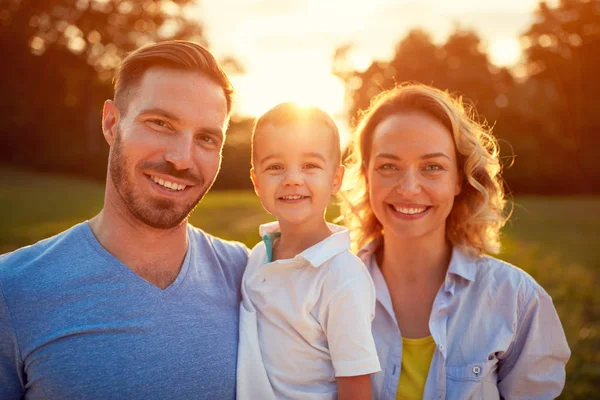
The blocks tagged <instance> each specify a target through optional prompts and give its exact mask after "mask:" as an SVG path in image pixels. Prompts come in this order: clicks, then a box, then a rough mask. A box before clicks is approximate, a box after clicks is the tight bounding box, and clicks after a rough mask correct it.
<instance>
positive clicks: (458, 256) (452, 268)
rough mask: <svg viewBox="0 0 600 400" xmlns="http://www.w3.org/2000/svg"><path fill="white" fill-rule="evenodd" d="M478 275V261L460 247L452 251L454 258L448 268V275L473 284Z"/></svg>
mask: <svg viewBox="0 0 600 400" xmlns="http://www.w3.org/2000/svg"><path fill="white" fill-rule="evenodd" d="M476 273H477V259H476V258H474V257H473V256H470V255H468V254H467V253H465V252H464V251H463V250H461V249H459V248H458V247H454V248H453V249H452V257H451V258H450V265H449V266H448V273H447V274H446V276H447V275H449V274H452V275H456V276H460V277H461V278H464V279H466V280H468V281H471V282H473V281H474V280H475V275H476Z"/></svg>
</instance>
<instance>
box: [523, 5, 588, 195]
mask: <svg viewBox="0 0 600 400" xmlns="http://www.w3.org/2000/svg"><path fill="white" fill-rule="evenodd" d="M535 16H536V19H535V22H534V23H533V24H532V26H531V27H530V28H529V30H528V31H527V32H526V33H525V34H524V35H523V42H524V45H525V55H526V66H527V69H528V72H529V74H530V78H529V79H530V80H531V81H533V82H536V84H537V85H538V86H539V87H543V88H544V90H543V91H541V92H542V93H541V94H542V95H546V96H548V97H547V99H546V101H550V102H551V112H550V113H542V112H540V113H538V115H537V117H538V118H539V119H551V120H552V122H553V124H552V125H553V126H554V129H552V130H549V131H547V135H548V140H550V141H552V142H553V143H554V146H555V147H559V148H561V149H562V150H563V157H562V158H563V159H564V161H565V163H564V164H563V165H562V166H563V168H567V169H568V170H569V171H568V174H566V173H563V175H568V176H566V177H565V179H564V182H565V184H568V185H569V186H570V187H571V188H573V190H577V191H582V192H591V191H598V190H599V188H600V169H598V168H597V163H596V160H595V151H596V149H597V148H598V146H600V137H599V136H598V131H599V130H600V113H598V110H599V109H600V98H599V97H598V93H600V79H598V72H597V69H598V65H600V1H599V0H561V1H560V3H559V4H558V5H557V6H556V7H555V8H551V7H550V6H548V5H547V4H546V3H545V2H542V3H540V4H539V8H538V10H537V12H536V14H535ZM540 100H541V99H540ZM540 111H541V110H540ZM544 111H545V110H544Z"/></svg>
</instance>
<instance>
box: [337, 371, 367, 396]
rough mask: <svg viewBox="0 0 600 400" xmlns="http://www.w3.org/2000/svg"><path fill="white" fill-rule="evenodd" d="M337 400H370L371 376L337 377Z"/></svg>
mask: <svg viewBox="0 0 600 400" xmlns="http://www.w3.org/2000/svg"><path fill="white" fill-rule="evenodd" d="M336 380H337V386H338V400H371V398H372V397H371V376H370V375H357V376H338V377H337V378H336Z"/></svg>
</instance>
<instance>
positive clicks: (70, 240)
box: [0, 222, 87, 280]
mask: <svg viewBox="0 0 600 400" xmlns="http://www.w3.org/2000/svg"><path fill="white" fill-rule="evenodd" d="M86 224H87V223H86V222H83V223H80V224H77V225H75V226H73V227H71V228H69V229H67V230H65V231H63V232H60V233H58V234H56V235H55V236H52V237H49V238H46V239H43V240H40V241H39V242H37V243H35V244H32V245H30V246H25V247H21V248H19V249H17V250H14V251H12V252H10V253H6V254H2V255H0V280H2V279H3V278H7V277H9V276H17V275H21V274H23V273H26V272H27V271H32V270H35V269H36V266H39V265H45V264H49V263H60V262H61V260H63V259H65V258H69V259H71V258H73V256H74V254H73V253H74V252H81V251H82V248H84V246H82V245H81V244H82V243H81V241H82V240H84V238H85V229H86ZM34 273H35V271H34Z"/></svg>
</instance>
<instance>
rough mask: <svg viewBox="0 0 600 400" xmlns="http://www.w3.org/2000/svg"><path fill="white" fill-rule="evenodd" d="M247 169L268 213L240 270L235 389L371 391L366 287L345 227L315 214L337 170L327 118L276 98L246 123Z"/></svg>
mask: <svg viewBox="0 0 600 400" xmlns="http://www.w3.org/2000/svg"><path fill="white" fill-rule="evenodd" d="M250 173H251V177H252V182H253V183H254V189H255V191H256V193H257V194H258V196H259V197H260V200H261V203H262V205H263V207H264V208H265V210H267V211H268V212H269V213H271V214H273V215H274V216H275V217H276V218H277V222H273V223H269V224H265V225H262V226H261V227H260V234H261V236H262V237H263V241H262V242H260V243H259V244H257V245H256V246H255V247H254V249H253V250H252V253H251V255H250V258H249V260H248V265H247V267H246V271H245V273H244V277H243V279H242V297H243V300H242V304H241V307H240V342H239V352H238V375H237V398H238V399H240V400H248V399H250V400H254V399H280V398H286V399H335V398H339V399H349V398H352V399H371V382H370V374H373V373H376V372H378V371H380V367H379V359H378V358H377V352H376V349H375V343H374V341H373V337H372V335H371V321H372V319H373V316H374V309H375V289H374V286H373V282H372V281H371V278H370V276H369V273H368V272H367V270H366V268H365V266H364V265H363V263H362V262H361V261H360V260H359V259H358V258H357V257H356V256H354V255H353V254H352V253H351V252H350V251H349V248H350V236H349V232H348V230H347V229H345V228H342V227H339V226H336V225H333V224H328V223H327V222H326V221H325V208H326V207H327V205H328V203H329V200H330V198H331V195H332V194H334V193H336V192H337V191H338V190H339V189H340V186H341V184H342V178H343V176H344V167H343V166H342V165H341V152H340V140H339V133H338V130H337V127H336V125H335V123H334V122H333V120H332V119H331V117H329V115H327V113H325V112H324V111H322V110H320V109H319V108H317V107H300V106H298V105H296V104H294V103H282V104H279V105H277V106H276V107H274V108H272V109H271V110H269V111H268V112H266V113H265V114H264V115H263V116H261V117H260V118H259V119H258V120H257V122H256V124H255V126H254V132H253V134H252V169H251V171H250Z"/></svg>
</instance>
